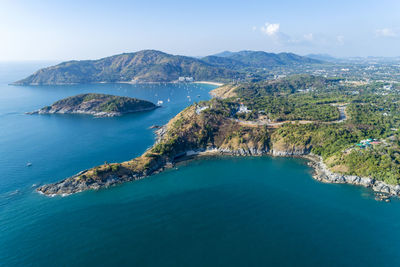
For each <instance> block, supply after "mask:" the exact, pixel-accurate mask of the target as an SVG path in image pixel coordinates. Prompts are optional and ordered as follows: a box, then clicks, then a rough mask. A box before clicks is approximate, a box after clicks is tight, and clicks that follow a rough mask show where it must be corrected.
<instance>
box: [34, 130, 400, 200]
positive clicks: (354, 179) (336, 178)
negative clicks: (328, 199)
mask: <svg viewBox="0 0 400 267" xmlns="http://www.w3.org/2000/svg"><path fill="white" fill-rule="evenodd" d="M164 131H165V128H164V127H161V128H160V129H158V130H157V132H158V136H159V138H160V136H162V134H163V132H164ZM157 141H158V140H157ZM219 155H227V156H273V157H299V158H304V159H307V160H308V166H310V167H312V168H313V169H314V173H313V175H312V177H313V178H314V179H316V180H317V181H320V182H323V183H337V184H352V185H357V186H363V187H366V188H370V189H372V190H373V191H374V192H375V193H376V198H375V199H376V200H379V201H386V202H389V201H390V200H389V197H390V196H400V185H389V184H386V183H384V182H382V181H377V180H375V179H372V178H369V177H359V176H352V175H343V174H339V173H333V172H331V171H330V170H329V169H328V167H327V166H326V165H325V164H324V163H323V161H322V158H321V157H320V156H317V155H313V154H312V153H310V151H309V150H307V149H301V150H295V149H294V150H283V151H282V150H273V149H272V150H260V149H256V148H252V149H248V150H245V149H238V150H230V149H227V148H217V147H208V148H205V149H197V150H188V151H186V152H184V153H181V154H179V155H177V156H176V157H175V158H174V160H173V161H172V162H164V161H160V162H157V163H156V164H155V165H154V166H152V168H150V169H148V170H147V171H146V172H142V173H134V174H132V175H127V176H123V177H117V176H114V177H109V178H108V179H107V180H106V181H103V182H101V183H99V182H95V183H87V182H85V183H81V182H79V180H78V179H76V178H77V177H79V176H80V175H81V174H82V173H84V172H85V171H86V170H85V171H81V172H79V173H78V174H76V175H73V176H71V177H69V178H66V179H64V180H62V181H59V182H57V183H54V184H48V185H43V186H41V187H39V188H37V191H38V192H39V193H41V194H44V195H47V196H50V197H52V196H56V195H61V196H67V195H70V194H73V193H78V192H82V191H85V190H89V189H94V190H98V189H101V188H107V187H110V186H114V185H117V184H121V183H124V182H129V181H135V180H139V179H143V178H146V177H148V176H150V175H154V174H157V173H160V172H162V171H164V170H165V169H169V168H172V167H174V164H176V163H179V162H184V161H187V160H192V159H200V158H202V157H207V156H219Z"/></svg>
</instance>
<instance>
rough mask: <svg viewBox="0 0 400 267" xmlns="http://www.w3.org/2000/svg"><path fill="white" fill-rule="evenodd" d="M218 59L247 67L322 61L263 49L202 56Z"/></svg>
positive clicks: (222, 62)
mask: <svg viewBox="0 0 400 267" xmlns="http://www.w3.org/2000/svg"><path fill="white" fill-rule="evenodd" d="M218 59H219V63H221V64H222V65H224V64H230V65H231V66H235V67H236V66H240V67H248V68H270V67H277V66H287V65H295V64H319V63H322V62H323V61H321V60H317V59H313V58H309V57H302V56H299V55H296V54H293V53H278V54H275V53H267V52H264V51H248V50H245V51H240V52H229V51H225V52H222V53H219V54H215V55H213V56H209V57H205V58H203V60H204V61H207V62H212V63H215V62H217V61H218Z"/></svg>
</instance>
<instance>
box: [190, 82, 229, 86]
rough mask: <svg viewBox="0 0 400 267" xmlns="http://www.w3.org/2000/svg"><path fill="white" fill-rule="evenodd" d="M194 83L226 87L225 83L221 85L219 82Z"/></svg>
mask: <svg viewBox="0 0 400 267" xmlns="http://www.w3.org/2000/svg"><path fill="white" fill-rule="evenodd" d="M193 83H200V84H210V85H215V86H222V85H224V84H223V83H219V82H209V81H196V82H193Z"/></svg>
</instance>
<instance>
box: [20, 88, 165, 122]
mask: <svg viewBox="0 0 400 267" xmlns="http://www.w3.org/2000/svg"><path fill="white" fill-rule="evenodd" d="M157 107H158V106H156V105H155V104H153V103H151V102H149V101H146V100H140V99H137V98H132V97H124V96H114V95H107V94H94V93H89V94H80V95H76V96H71V97H67V98H64V99H62V100H59V101H57V102H55V103H54V104H52V105H51V106H46V107H44V108H41V109H39V110H37V111H33V112H29V113H28V114H54V113H61V114H89V115H93V116H97V117H113V116H120V115H123V114H127V113H133V112H140V111H149V110H153V109H156V108H157Z"/></svg>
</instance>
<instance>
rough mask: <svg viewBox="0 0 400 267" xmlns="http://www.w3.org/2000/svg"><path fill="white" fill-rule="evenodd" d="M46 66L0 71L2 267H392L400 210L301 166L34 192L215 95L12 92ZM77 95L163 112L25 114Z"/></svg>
mask: <svg viewBox="0 0 400 267" xmlns="http://www.w3.org/2000/svg"><path fill="white" fill-rule="evenodd" d="M48 64H49V63H47V62H31V63H0V266H120V265H125V266H267V265H269V266H277V265H279V266H293V265H295V266H359V265H363V266H398V265H399V264H400V201H399V200H397V199H393V200H392V202H391V203H382V202H377V201H375V200H374V196H373V194H372V192H371V191H370V190H368V189H365V188H361V187H356V186H350V185H331V184H323V183H320V182H317V181H315V180H313V179H312V178H311V175H310V174H311V171H312V170H311V169H310V168H309V167H308V166H307V165H306V164H305V163H306V162H305V161H304V160H301V159H293V158H271V157H249V158H239V157H221V158H208V159H204V160H196V161H190V162H185V163H182V164H180V165H178V167H177V168H174V169H170V170H168V171H166V172H163V173H161V174H158V175H154V176H152V177H150V178H147V179H143V180H140V181H136V182H131V183H126V184H123V185H120V186H116V187H113V188H110V189H105V190H99V191H88V192H83V193H79V194H75V195H71V196H68V197H53V198H49V197H45V196H42V195H39V194H37V193H35V191H34V189H35V187H37V186H38V185H40V184H44V183H50V182H55V181H58V180H61V179H63V178H66V177H68V176H71V175H73V174H75V173H77V172H79V171H81V170H83V169H86V168H90V167H93V166H95V165H98V164H102V163H104V161H108V162H119V161H124V160H129V159H131V158H133V157H136V156H138V155H140V154H141V153H143V152H144V151H145V150H146V149H147V148H148V147H150V146H151V145H152V143H153V142H154V138H155V136H154V133H153V132H152V130H150V129H148V128H149V127H150V126H151V125H154V124H156V125H161V124H165V123H166V122H167V121H168V120H169V119H170V118H172V117H173V116H174V115H176V114H177V113H178V112H179V111H181V110H182V109H183V108H185V107H186V106H188V105H190V104H191V103H193V102H194V101H199V100H206V99H209V97H210V96H209V94H208V92H209V91H210V90H211V89H213V88H214V86H211V85H199V84H188V85H176V84H175V85H173V84H161V85H129V84H93V85H70V86H9V85H8V84H9V83H11V82H13V81H16V80H18V79H20V78H24V77H25V76H27V75H28V74H30V73H32V72H33V71H35V70H37V69H38V68H39V67H43V66H47V65H48ZM86 92H95V93H110V94H116V95H123V96H132V97H137V98H141V99H146V100H150V101H153V102H157V101H158V100H162V101H163V102H164V105H163V107H162V108H160V109H157V110H154V111H150V112H145V113H137V114H132V115H127V116H123V117H115V118H93V117H91V116H87V115H25V114H24V112H27V111H32V110H36V109H38V108H41V107H43V106H45V105H49V104H51V103H53V102H54V101H56V100H58V99H61V98H64V97H67V96H72V95H75V94H78V93H86ZM168 99H169V100H170V101H169V102H168ZM28 162H29V163H32V166H31V167H27V166H26V164H27V163H28Z"/></svg>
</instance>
